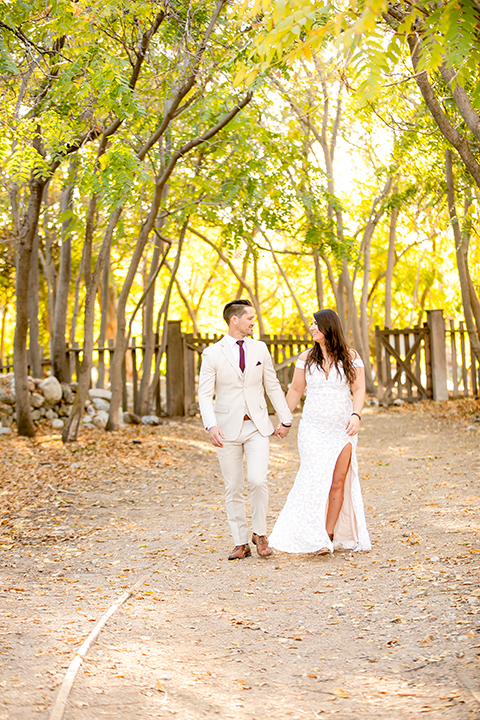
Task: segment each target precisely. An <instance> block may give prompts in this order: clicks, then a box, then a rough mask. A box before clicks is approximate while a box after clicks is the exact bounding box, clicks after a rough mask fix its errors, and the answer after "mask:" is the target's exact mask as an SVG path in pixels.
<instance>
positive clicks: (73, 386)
mask: <svg viewBox="0 0 480 720" xmlns="http://www.w3.org/2000/svg"><path fill="white" fill-rule="evenodd" d="M70 390H72V392H74V393H76V392H77V390H78V382H75V381H74V382H71V383H70Z"/></svg>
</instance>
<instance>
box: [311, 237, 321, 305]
mask: <svg viewBox="0 0 480 720" xmlns="http://www.w3.org/2000/svg"><path fill="white" fill-rule="evenodd" d="M313 262H314V264H315V288H316V291H317V303H318V309H319V310H322V309H323V278H322V267H321V265H320V254H319V252H318V250H314V251H313Z"/></svg>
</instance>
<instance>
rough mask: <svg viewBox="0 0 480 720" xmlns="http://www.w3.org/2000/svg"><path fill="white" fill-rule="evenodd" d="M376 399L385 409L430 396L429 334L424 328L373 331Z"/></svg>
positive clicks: (425, 325)
mask: <svg viewBox="0 0 480 720" xmlns="http://www.w3.org/2000/svg"><path fill="white" fill-rule="evenodd" d="M375 348H376V365H377V386H378V399H379V401H380V403H381V404H382V405H388V404H391V403H392V402H394V400H396V399H397V398H398V399H400V400H405V401H406V402H415V401H418V400H424V399H426V398H429V397H432V396H433V387H432V364H431V354H430V332H429V328H428V325H427V323H425V324H424V325H423V327H414V328H404V329H403V330H390V329H389V328H385V329H384V330H381V329H380V328H379V327H378V326H377V327H376V328H375Z"/></svg>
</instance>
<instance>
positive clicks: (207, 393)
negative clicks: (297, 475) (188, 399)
mask: <svg viewBox="0 0 480 720" xmlns="http://www.w3.org/2000/svg"><path fill="white" fill-rule="evenodd" d="M245 340H246V343H247V344H246V367H245V372H243V373H242V371H241V370H240V367H239V365H238V362H237V361H236V359H235V357H234V355H233V353H232V350H231V348H230V346H229V344H228V341H227V340H226V338H225V337H224V338H222V339H221V340H219V342H217V343H215V344H214V345H210V346H209V347H207V348H205V350H204V351H203V356H202V367H201V369H200V378H199V385H198V401H199V405H200V412H201V414H202V420H203V423H204V425H205V427H211V426H213V425H217V426H218V427H219V428H220V430H221V431H222V432H223V434H224V435H225V439H226V440H236V438H237V437H238V436H239V435H240V432H241V430H242V427H243V419H244V416H245V414H247V413H248V415H249V417H250V418H251V420H252V421H253V422H254V424H255V426H256V428H257V430H258V431H259V432H260V433H261V435H264V436H267V435H271V434H272V432H273V430H274V428H273V425H272V423H271V421H270V419H269V417H268V410H267V402H266V400H265V394H264V393H265V391H266V393H267V395H268V397H269V398H270V400H271V401H272V405H273V407H274V408H275V411H276V413H277V415H278V418H279V420H280V422H283V423H291V422H292V414H291V412H290V410H289V409H288V405H287V401H286V400H285V395H284V394H283V390H282V387H281V385H280V383H279V381H278V378H277V375H276V373H275V369H274V367H273V362H272V356H271V355H270V353H269V351H268V348H267V346H266V345H265V343H264V342H260V341H259V340H252V339H251V338H245ZM214 395H215V405H214V404H213V397H214Z"/></svg>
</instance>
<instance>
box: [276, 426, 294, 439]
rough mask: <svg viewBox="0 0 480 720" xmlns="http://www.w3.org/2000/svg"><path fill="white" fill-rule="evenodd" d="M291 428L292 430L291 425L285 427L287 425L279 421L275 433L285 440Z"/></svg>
mask: <svg viewBox="0 0 480 720" xmlns="http://www.w3.org/2000/svg"><path fill="white" fill-rule="evenodd" d="M289 430H290V426H288V427H285V425H282V423H279V424H278V426H277V428H276V430H275V432H274V433H273V434H274V435H276V436H277V437H279V438H281V439H282V440H283V438H286V437H287V435H288V432H289Z"/></svg>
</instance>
